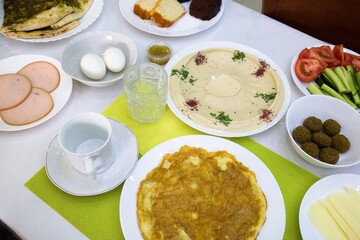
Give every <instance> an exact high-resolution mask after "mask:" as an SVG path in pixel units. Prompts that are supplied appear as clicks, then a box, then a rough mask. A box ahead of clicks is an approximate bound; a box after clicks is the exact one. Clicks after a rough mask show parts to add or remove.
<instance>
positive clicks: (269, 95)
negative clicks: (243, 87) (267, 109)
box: [254, 92, 276, 102]
mask: <svg viewBox="0 0 360 240" xmlns="http://www.w3.org/2000/svg"><path fill="white" fill-rule="evenodd" d="M254 97H256V98H257V97H261V98H262V99H263V100H264V101H265V102H269V101H270V100H273V99H275V97H276V92H269V93H258V92H257V93H256V94H255V96H254Z"/></svg>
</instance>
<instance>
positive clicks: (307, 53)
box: [299, 48, 310, 58]
mask: <svg viewBox="0 0 360 240" xmlns="http://www.w3.org/2000/svg"><path fill="white" fill-rule="evenodd" d="M299 58H310V49H308V48H304V49H303V50H301V52H300V53H299Z"/></svg>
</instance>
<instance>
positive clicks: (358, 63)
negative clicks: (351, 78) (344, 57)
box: [351, 58, 360, 73]
mask: <svg viewBox="0 0 360 240" xmlns="http://www.w3.org/2000/svg"><path fill="white" fill-rule="evenodd" d="M351 64H352V65H353V66H354V71H355V72H356V73H358V72H360V59H356V58H354V59H353V60H352V62H351Z"/></svg>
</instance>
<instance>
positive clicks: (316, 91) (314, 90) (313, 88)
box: [306, 83, 324, 95]
mask: <svg viewBox="0 0 360 240" xmlns="http://www.w3.org/2000/svg"><path fill="white" fill-rule="evenodd" d="M306 89H307V90H308V91H309V92H310V93H311V94H322V95H324V93H323V91H322V90H321V89H320V88H319V86H318V85H316V84H314V83H310V84H309V85H308V86H307V88H306Z"/></svg>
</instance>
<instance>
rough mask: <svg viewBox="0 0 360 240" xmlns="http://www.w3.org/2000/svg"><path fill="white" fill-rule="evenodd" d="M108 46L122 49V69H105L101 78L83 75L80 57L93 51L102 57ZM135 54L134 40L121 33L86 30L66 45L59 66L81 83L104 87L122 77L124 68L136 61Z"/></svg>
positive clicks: (136, 53) (136, 52)
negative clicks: (119, 70)
mask: <svg viewBox="0 0 360 240" xmlns="http://www.w3.org/2000/svg"><path fill="white" fill-rule="evenodd" d="M109 47H117V48H120V49H121V50H122V51H123V53H124V55H125V60H126V65H125V67H124V69H123V70H122V71H121V72H118V73H114V72H111V71H109V70H106V74H105V76H104V78H102V79H101V80H93V79H91V78H89V77H87V76H85V74H84V73H83V72H82V71H81V68H80V61H81V58H82V57H83V56H84V55H85V54H88V53H94V54H97V55H99V56H100V57H102V55H103V53H104V52H105V50H106V49H107V48H109ZM137 55H138V51H137V46H136V44H135V42H134V41H133V40H131V39H130V38H129V37H127V36H125V35H123V34H120V33H116V32H98V31H96V32H87V33H84V34H81V35H79V36H78V37H76V38H74V39H73V40H71V41H70V42H69V43H68V44H67V45H66V47H65V49H64V52H63V55H62V58H61V66H62V68H63V69H64V71H65V72H66V73H67V74H69V75H70V76H71V77H72V78H73V79H75V80H77V81H79V82H81V83H83V84H86V85H89V86H92V87H106V86H109V85H112V84H114V83H116V82H118V81H120V80H121V79H122V78H123V76H124V72H125V69H126V68H127V67H129V66H131V65H134V64H135V63H136V61H137Z"/></svg>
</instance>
